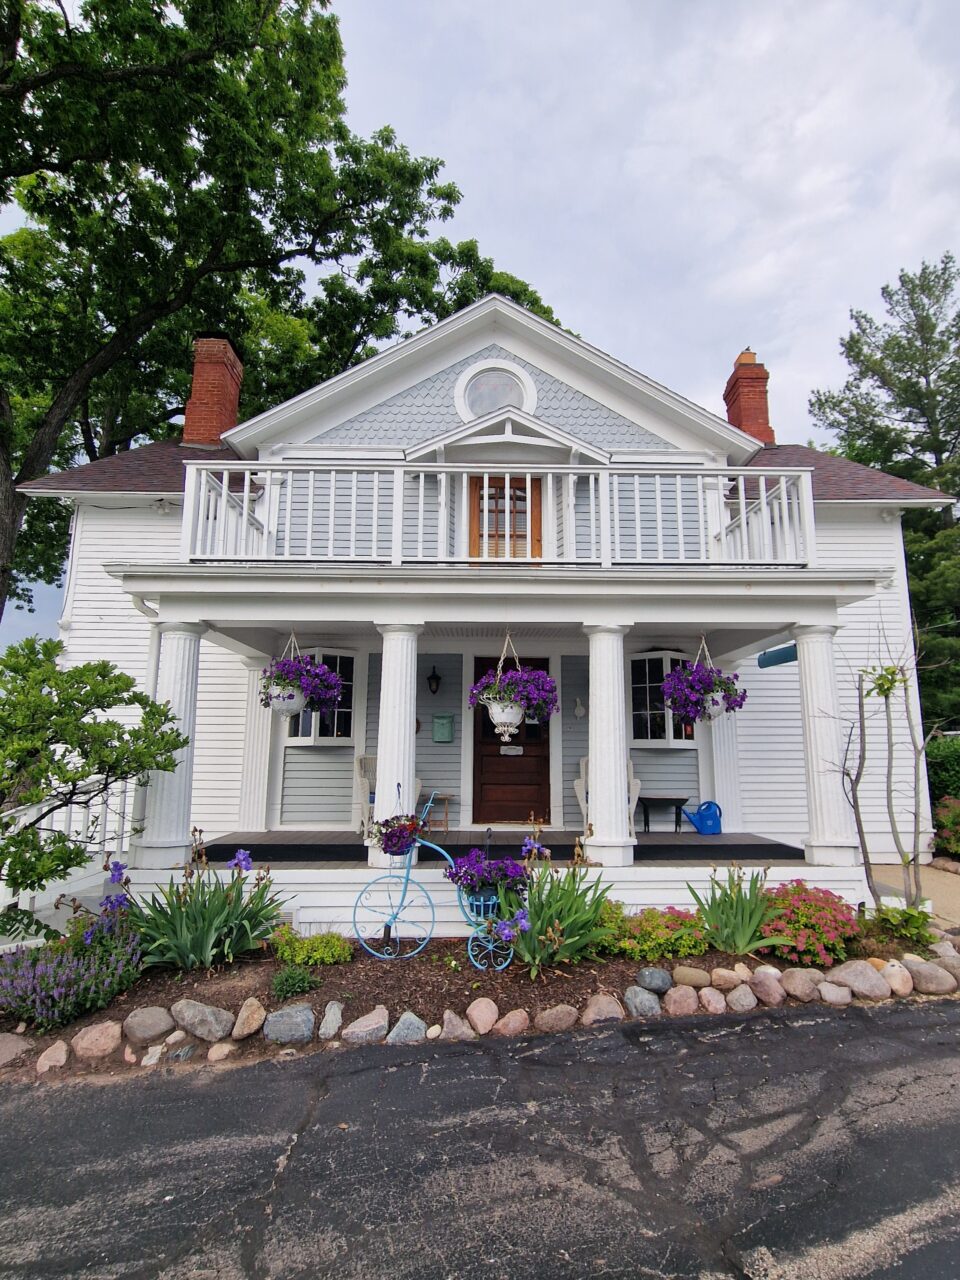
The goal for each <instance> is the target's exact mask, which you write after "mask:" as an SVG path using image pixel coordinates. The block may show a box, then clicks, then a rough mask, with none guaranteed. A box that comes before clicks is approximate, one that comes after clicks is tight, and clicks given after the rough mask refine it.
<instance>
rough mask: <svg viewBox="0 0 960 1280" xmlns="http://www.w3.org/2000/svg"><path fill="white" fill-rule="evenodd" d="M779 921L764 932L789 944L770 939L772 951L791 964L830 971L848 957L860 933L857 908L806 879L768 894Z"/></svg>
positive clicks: (781, 886)
mask: <svg viewBox="0 0 960 1280" xmlns="http://www.w3.org/2000/svg"><path fill="white" fill-rule="evenodd" d="M767 896H768V898H769V900H770V902H771V904H772V906H773V909H774V911H775V912H776V918H775V919H774V920H772V921H770V922H768V923H767V924H765V925H762V926H761V932H764V933H766V934H769V935H773V934H774V933H776V934H779V935H780V937H781V938H786V939H787V941H786V942H778V943H774V942H773V940H772V937H771V938H769V939H768V944H769V946H770V950H771V952H772V953H773V954H774V955H775V956H778V957H779V958H780V959H781V960H788V961H789V962H790V963H791V964H798V965H812V966H813V967H814V968H829V967H830V965H832V964H833V963H834V962H835V961H843V960H845V959H846V957H847V943H848V942H850V941H851V940H852V939H854V938H856V937H857V935H858V934H859V933H860V925H859V924H858V922H857V916H856V913H855V912H854V909H853V907H851V906H850V905H849V903H846V902H844V900H843V898H839V897H837V895H836V894H835V893H831V892H830V890H829V889H815V888H814V887H813V886H812V885H808V884H806V883H805V882H804V881H803V880H792V881H790V883H789V884H781V885H778V886H777V888H776V889H772V890H770V891H769V893H768V895H767Z"/></svg>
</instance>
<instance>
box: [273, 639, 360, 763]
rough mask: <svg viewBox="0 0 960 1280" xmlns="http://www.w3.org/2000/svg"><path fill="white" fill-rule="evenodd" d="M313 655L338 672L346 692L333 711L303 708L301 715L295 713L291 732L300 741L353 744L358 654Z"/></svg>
mask: <svg viewBox="0 0 960 1280" xmlns="http://www.w3.org/2000/svg"><path fill="white" fill-rule="evenodd" d="M313 656H314V657H315V658H317V659H318V660H319V661H320V662H322V663H324V665H325V666H328V667H329V668H330V670H331V671H335V672H336V673H337V675H338V676H339V677H340V680H341V683H342V684H343V696H342V698H341V699H340V702H339V703H338V704H337V706H335V707H333V708H332V709H331V710H330V711H301V712H300V714H299V715H298V716H291V717H290V729H289V736H290V737H291V738H295V739H296V740H297V741H298V742H312V743H317V744H319V745H323V744H324V743H326V744H331V745H332V744H334V743H337V744H342V745H343V746H348V745H351V744H352V743H353V687H354V657H353V655H352V654H349V653H319V652H314V655H313Z"/></svg>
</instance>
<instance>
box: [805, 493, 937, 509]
mask: <svg viewBox="0 0 960 1280" xmlns="http://www.w3.org/2000/svg"><path fill="white" fill-rule="evenodd" d="M956 501H957V499H956V498H950V497H948V496H947V495H946V494H944V496H943V497H942V498H815V499H814V503H815V505H816V506H818V507H847V508H849V507H888V508H890V509H891V510H897V509H898V508H900V507H904V508H907V507H915V508H919V509H922V508H924V507H934V508H935V507H949V506H952V504H953V503H954V502H956Z"/></svg>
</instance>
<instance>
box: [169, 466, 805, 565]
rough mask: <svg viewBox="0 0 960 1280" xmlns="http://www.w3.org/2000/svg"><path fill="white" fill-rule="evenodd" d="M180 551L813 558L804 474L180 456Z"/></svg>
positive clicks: (404, 559) (273, 555) (546, 558)
mask: <svg viewBox="0 0 960 1280" xmlns="http://www.w3.org/2000/svg"><path fill="white" fill-rule="evenodd" d="M181 556H182V559H184V560H187V561H200V562H209V561H253V562H264V561H267V562H271V561H276V562H291V561H304V562H310V563H314V564H315V563H324V562H327V563H330V564H356V565H368V566H376V565H398V566H404V565H406V566H412V565H448V566H449V565H456V564H463V565H484V564H501V565H502V564H503V563H504V562H505V561H511V562H521V563H522V562H527V563H530V564H548V565H558V566H585V567H592V568H597V567H617V568H630V567H644V568H646V567H650V566H656V565H664V566H669V567H670V568H671V569H679V568H682V567H683V566H694V567H695V566H701V567H702V566H708V565H724V564H725V565H735V566H751V567H752V566H755V567H757V568H762V567H779V566H782V567H790V568H803V567H809V566H811V565H812V564H813V563H814V562H815V539H814V517H813V493H812V485H811V473H810V472H809V470H804V469H802V468H794V469H783V470H773V469H766V468H759V467H751V468H705V467H695V466H688V467H686V468H681V467H678V468H675V469H672V470H671V469H664V468H661V467H657V468H644V467H639V466H633V467H620V466H611V467H589V466H586V467H585V466H553V467H549V468H543V467H540V468H519V467H518V468H516V469H514V470H510V471H506V470H504V469H494V468H490V469H488V470H484V469H482V468H478V467H477V466H472V467H470V466H459V465H458V466H451V465H444V464H437V465H434V464H429V465H423V464H404V465H400V466H394V465H391V464H388V463H370V464H360V465H356V464H352V463H346V462H344V463H343V464H338V463H327V462H303V461H297V462H270V463H261V462H230V463H216V464H212V463H189V464H188V465H187V481H186V491H185V498H184V514H183V532H182V540H181Z"/></svg>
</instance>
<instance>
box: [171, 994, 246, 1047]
mask: <svg viewBox="0 0 960 1280" xmlns="http://www.w3.org/2000/svg"><path fill="white" fill-rule="evenodd" d="M170 1012H171V1013H172V1014H173V1020H174V1022H175V1023H176V1024H177V1026H178V1027H179V1028H180V1029H181V1031H186V1032H187V1033H188V1034H189V1035H191V1036H196V1037H197V1039H198V1040H209V1041H210V1042H211V1043H215V1042H216V1041H217V1040H225V1039H226V1038H227V1036H228V1035H229V1034H230V1032H231V1031H232V1030H233V1022H234V1018H233V1014H232V1013H231V1012H230V1010H229V1009H220V1008H218V1007H217V1005H215V1004H201V1003H200V1001H199V1000H178V1001H177V1003H176V1004H172V1005H171V1006H170Z"/></svg>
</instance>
